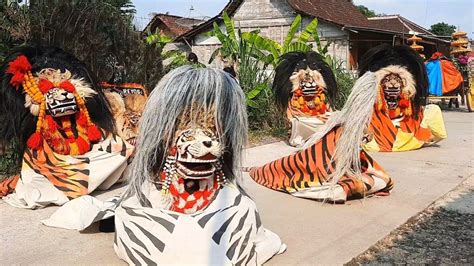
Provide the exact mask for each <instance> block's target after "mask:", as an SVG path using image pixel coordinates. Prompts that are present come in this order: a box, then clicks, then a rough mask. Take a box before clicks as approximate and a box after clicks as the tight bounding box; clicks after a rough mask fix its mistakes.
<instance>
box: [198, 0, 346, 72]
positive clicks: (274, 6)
mask: <svg viewBox="0 0 474 266" xmlns="http://www.w3.org/2000/svg"><path fill="white" fill-rule="evenodd" d="M296 15H297V13H296V12H295V11H294V10H293V9H292V8H291V6H290V5H288V3H287V2H286V0H246V1H245V2H244V3H242V5H241V6H240V7H239V9H238V10H237V11H236V13H235V14H234V16H233V19H234V20H235V26H236V28H240V29H242V31H252V30H260V33H261V35H263V36H265V37H269V38H271V39H273V40H275V41H277V42H279V43H283V42H284V40H285V37H286V35H287V34H288V31H289V29H290V25H291V22H292V21H293V20H294V18H295V17H296ZM312 19H313V18H311V17H304V18H303V21H302V23H301V24H302V25H301V28H300V30H303V29H304V28H305V27H306V25H308V23H310V22H311V20H312ZM220 27H221V29H222V30H223V31H225V27H224V26H223V25H220ZM318 34H319V36H320V38H321V41H322V43H323V44H325V43H326V42H327V41H330V42H331V45H330V47H329V54H331V55H332V56H334V57H335V58H336V59H337V60H342V61H344V65H345V66H347V62H348V59H349V35H348V33H347V32H346V31H343V30H342V29H341V28H340V27H338V26H336V25H334V24H330V23H326V22H324V21H319V23H318ZM218 45H219V40H218V39H217V38H215V37H208V36H206V34H199V35H198V36H196V37H195V39H194V45H193V48H192V50H193V52H195V53H196V54H197V55H198V56H199V58H200V60H201V61H202V62H205V63H207V62H208V60H209V58H210V55H211V54H212V52H213V51H214V50H215V48H216V47H218ZM212 65H213V66H215V67H221V66H222V62H215V63H213V64H212Z"/></svg>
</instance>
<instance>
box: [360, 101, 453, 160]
mask: <svg viewBox="0 0 474 266" xmlns="http://www.w3.org/2000/svg"><path fill="white" fill-rule="evenodd" d="M369 132H370V134H371V135H373V139H372V141H370V142H369V143H367V144H366V145H364V149H365V150H367V151H380V152H390V151H409V150H415V149H419V148H421V147H423V146H424V145H427V144H432V143H436V142H438V141H441V140H442V139H445V138H446V137H447V134H446V128H445V126H444V121H443V115H442V113H441V109H440V108H439V107H438V106H437V105H433V104H430V105H427V106H425V107H424V109H422V110H420V112H419V113H418V117H417V118H415V117H413V116H410V117H401V118H398V119H390V117H389V116H388V115H387V114H386V113H384V112H382V111H380V110H378V109H377V108H374V113H373V115H372V120H371V122H370V126H369Z"/></svg>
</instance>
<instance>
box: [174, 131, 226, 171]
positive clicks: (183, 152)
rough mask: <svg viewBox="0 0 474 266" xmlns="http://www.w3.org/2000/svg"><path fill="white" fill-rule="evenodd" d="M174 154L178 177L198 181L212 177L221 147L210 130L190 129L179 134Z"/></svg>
mask: <svg viewBox="0 0 474 266" xmlns="http://www.w3.org/2000/svg"><path fill="white" fill-rule="evenodd" d="M176 152H177V154H176V166H177V172H178V174H179V176H180V177H182V178H184V179H197V180H200V179H209V178H213V177H214V172H215V171H216V167H215V164H216V163H217V162H218V161H219V159H220V157H221V155H222V147H221V144H220V142H219V140H218V138H217V137H216V134H215V133H214V132H213V131H212V130H210V129H202V128H191V129H187V130H184V131H182V132H181V133H180V134H179V136H178V139H177V141H176Z"/></svg>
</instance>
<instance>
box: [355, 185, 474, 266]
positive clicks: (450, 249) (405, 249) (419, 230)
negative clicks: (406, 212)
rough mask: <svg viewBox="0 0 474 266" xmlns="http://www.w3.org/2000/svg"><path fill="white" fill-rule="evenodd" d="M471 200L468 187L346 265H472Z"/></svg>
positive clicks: (472, 192)
mask: <svg viewBox="0 0 474 266" xmlns="http://www.w3.org/2000/svg"><path fill="white" fill-rule="evenodd" d="M473 198H474V190H473V189H472V188H471V189H469V190H467V191H464V192H462V193H461V195H458V196H457V198H456V199H455V200H454V202H449V201H452V200H448V202H447V203H443V204H439V203H436V204H433V205H432V206H431V207H429V208H428V209H427V210H425V211H423V212H422V213H420V214H418V215H417V216H415V217H413V218H411V219H410V220H408V221H407V223H405V224H404V225H402V226H401V227H399V228H398V229H396V230H395V231H393V232H392V233H391V234H390V235H389V236H387V237H386V238H384V239H382V240H381V241H379V242H377V243H376V244H375V245H374V246H372V247H371V248H370V249H368V250H367V251H365V252H364V253H362V254H360V255H359V256H357V257H356V258H354V259H353V260H351V261H350V262H349V263H347V265H359V264H364V265H374V264H456V265H460V264H461V265H462V264H466V265H472V264H473V263H474V251H473V250H474V214H473V208H474V206H473V205H472V199H473ZM444 201H446V199H444ZM460 204H461V205H463V204H464V205H465V206H464V207H465V208H458V206H459V205H460ZM451 206H453V207H451ZM466 210H467V211H466Z"/></svg>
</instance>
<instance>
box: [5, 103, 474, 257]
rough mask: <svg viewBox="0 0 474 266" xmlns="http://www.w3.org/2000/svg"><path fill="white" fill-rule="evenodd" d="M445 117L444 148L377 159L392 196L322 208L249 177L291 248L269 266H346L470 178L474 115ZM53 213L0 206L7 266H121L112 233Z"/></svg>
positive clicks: (272, 155) (252, 156)
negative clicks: (68, 222)
mask: <svg viewBox="0 0 474 266" xmlns="http://www.w3.org/2000/svg"><path fill="white" fill-rule="evenodd" d="M444 115H445V120H446V126H447V129H448V134H449V137H448V139H447V140H445V141H443V142H441V143H440V144H439V146H435V147H427V148H423V149H421V150H418V151H413V152H405V153H386V154H380V153H377V154H373V156H374V157H375V159H376V160H378V161H379V163H380V164H381V165H382V166H383V167H384V168H385V169H386V170H387V172H388V173H390V174H391V176H392V177H393V179H394V180H395V181H396V186H395V189H394V191H393V193H392V195H391V196H389V197H383V198H369V199H365V200H357V201H352V202H348V203H346V204H345V205H331V204H322V203H319V202H314V201H310V200H305V199H298V198H294V197H292V196H290V195H287V194H284V193H279V192H275V191H272V190H269V189H266V188H263V187H260V186H258V185H256V184H255V183H254V182H253V181H252V180H250V179H249V178H248V176H245V177H244V180H243V184H244V187H245V188H246V189H247V190H248V192H249V193H250V194H251V196H252V197H253V198H254V199H255V201H256V202H257V206H258V207H259V210H260V213H261V215H262V220H263V224H264V225H265V226H266V227H267V228H269V229H271V230H272V231H274V232H276V233H278V234H279V235H280V236H281V238H282V239H283V241H284V242H285V243H286V244H287V245H288V250H287V251H286V252H285V253H284V254H282V255H279V256H277V257H275V258H273V259H272V260H271V261H270V262H269V263H268V265H282V264H291V265H296V264H299V265H314V264H342V263H346V262H348V261H350V260H351V259H352V258H354V257H356V256H357V255H359V254H361V253H363V252H364V251H365V250H367V249H368V248H370V247H371V246H372V245H373V244H375V243H376V242H377V241H379V240H381V239H382V238H384V237H385V236H387V235H389V233H390V232H391V231H393V230H394V229H396V228H398V227H399V226H400V225H402V224H404V223H405V222H406V221H407V220H408V219H409V218H410V217H413V216H415V215H417V214H418V213H420V212H421V211H423V210H424V209H426V208H427V207H428V206H429V205H430V204H432V203H433V202H434V201H436V200H437V199H439V198H440V197H442V196H443V195H445V194H446V193H448V192H449V191H451V190H452V189H453V188H455V187H456V186H458V185H459V184H460V183H461V182H463V181H465V180H466V179H467V178H468V177H469V176H472V175H473V173H474V169H473V161H474V144H473V136H474V114H469V113H463V112H445V113H444ZM291 151H292V149H291V148H289V147H288V146H286V145H285V144H284V143H282V142H279V143H274V144H269V145H265V146H260V147H255V148H251V149H249V151H248V156H247V160H246V166H252V165H261V164H263V163H265V162H268V161H270V160H272V159H276V158H278V157H280V156H283V155H286V154H288V153H290V152H291ZM120 190H121V188H118V189H116V190H115V191H111V192H107V193H105V194H101V195H99V198H108V197H109V196H110V195H113V194H116V193H119V192H120ZM55 209H56V207H50V208H46V209H42V210H35V211H30V210H19V209H15V208H12V207H10V206H8V205H6V204H5V203H3V202H0V213H1V217H0V219H1V220H0V223H1V228H2V229H1V232H0V246H1V247H2V248H1V249H0V261H1V264H6V265H8V264H12V263H16V264H18V263H21V264H33V263H35V264H51V263H57V264H115V265H118V264H123V263H122V262H121V261H120V260H118V259H117V258H116V256H115V254H114V252H113V248H112V242H113V235H112V234H104V233H95V232H93V231H92V230H91V231H90V232H88V233H82V234H80V233H78V232H74V231H68V230H60V229H54V228H48V227H45V226H43V225H41V224H40V223H39V221H40V220H41V219H44V218H47V217H49V216H50V215H51V213H53V212H54V211H55Z"/></svg>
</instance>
